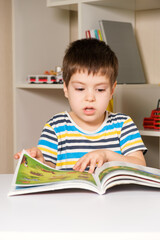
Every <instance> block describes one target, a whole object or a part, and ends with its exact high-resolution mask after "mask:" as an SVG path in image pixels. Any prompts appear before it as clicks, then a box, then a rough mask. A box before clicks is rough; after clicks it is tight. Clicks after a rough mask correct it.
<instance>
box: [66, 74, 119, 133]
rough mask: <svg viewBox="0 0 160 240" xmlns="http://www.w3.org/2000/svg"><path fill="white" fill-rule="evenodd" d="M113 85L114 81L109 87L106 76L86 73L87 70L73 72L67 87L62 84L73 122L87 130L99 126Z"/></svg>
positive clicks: (110, 96) (111, 93)
mask: <svg viewBox="0 0 160 240" xmlns="http://www.w3.org/2000/svg"><path fill="white" fill-rule="evenodd" d="M115 87H116V83H115V84H114V85H113V87H111V84H110V81H109V79H107V78H106V76H101V75H94V76H93V74H90V75H88V72H81V73H79V72H77V73H75V74H73V75H72V77H71V79H70V82H69V85H68V87H66V85H65V84H64V93H65V96H66V97H67V98H68V101H69V104H70V107H71V112H70V115H71V117H72V119H73V120H74V121H75V123H76V124H77V125H78V126H80V127H81V128H82V129H84V130H88V131H94V130H96V129H97V128H98V127H99V126H101V124H102V123H103V121H104V118H105V111H106V109H107V106H108V103H109V101H110V99H111V98H112V95H113V92H114V89H115Z"/></svg>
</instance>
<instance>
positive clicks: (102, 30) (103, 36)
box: [99, 20, 108, 44]
mask: <svg viewBox="0 0 160 240" xmlns="http://www.w3.org/2000/svg"><path fill="white" fill-rule="evenodd" d="M99 26H100V30H101V34H102V39H103V41H104V42H106V44H108V43H107V38H106V35H105V32H104V28H103V23H102V20H100V21H99Z"/></svg>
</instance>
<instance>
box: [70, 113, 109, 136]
mask: <svg viewBox="0 0 160 240" xmlns="http://www.w3.org/2000/svg"><path fill="white" fill-rule="evenodd" d="M68 114H69V115H70V117H71V119H72V121H73V122H74V123H75V124H76V125H77V126H78V127H80V128H81V129H82V130H84V131H87V132H94V131H96V130H97V129H98V128H100V127H101V125H102V124H103V122H104V120H105V118H106V112H105V113H104V115H103V116H102V117H101V118H100V119H98V120H97V121H95V122H91V121H83V120H80V119H79V118H78V117H77V116H76V114H75V113H74V112H68Z"/></svg>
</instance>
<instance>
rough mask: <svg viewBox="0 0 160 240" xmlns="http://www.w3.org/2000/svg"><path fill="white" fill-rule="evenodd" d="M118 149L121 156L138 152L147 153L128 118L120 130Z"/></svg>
mask: <svg viewBox="0 0 160 240" xmlns="http://www.w3.org/2000/svg"><path fill="white" fill-rule="evenodd" d="M120 147H121V152H122V154H123V155H127V154H129V153H132V152H135V151H139V150H142V151H143V153H145V152H146V151H147V148H146V147H145V145H144V143H143V141H142V138H141V135H140V133H139V131H138V129H137V127H136V125H135V123H134V122H133V121H132V119H131V118H130V117H127V119H126V120H125V121H124V123H123V126H122V128H121V135H120Z"/></svg>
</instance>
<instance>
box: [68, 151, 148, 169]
mask: <svg viewBox="0 0 160 240" xmlns="http://www.w3.org/2000/svg"><path fill="white" fill-rule="evenodd" d="M110 161H120V162H130V163H135V164H138V165H144V166H146V162H145V159H144V156H143V153H142V151H135V152H133V153H130V154H128V155H125V156H124V155H121V154H119V153H116V152H113V151H111V150H107V149H100V150H96V151H92V152H89V153H87V154H85V155H84V156H83V157H82V158H80V159H79V160H78V162H77V163H76V164H75V166H74V167H73V169H74V170H76V171H80V172H83V171H84V170H85V169H86V167H87V166H90V167H89V173H93V172H94V169H95V167H96V165H98V167H101V166H102V165H103V164H104V163H105V162H110Z"/></svg>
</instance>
